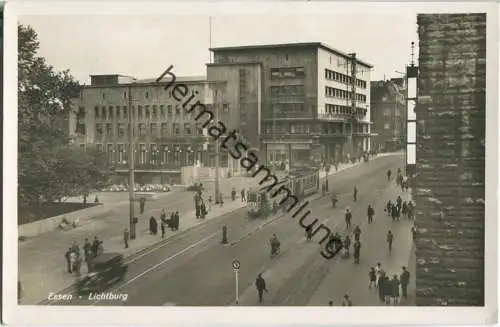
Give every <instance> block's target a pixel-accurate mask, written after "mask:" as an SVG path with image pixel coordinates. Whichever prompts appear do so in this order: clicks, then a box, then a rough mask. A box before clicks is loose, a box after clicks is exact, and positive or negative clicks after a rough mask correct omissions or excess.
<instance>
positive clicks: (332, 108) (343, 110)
mask: <svg viewBox="0 0 500 327" xmlns="http://www.w3.org/2000/svg"><path fill="white" fill-rule="evenodd" d="M356 109H357V111H358V113H362V114H363V115H365V114H366V112H367V109H366V108H359V107H358V108H356ZM325 111H326V112H327V113H329V114H343V115H350V114H351V113H352V107H350V106H341V105H337V104H329V103H327V104H325Z"/></svg>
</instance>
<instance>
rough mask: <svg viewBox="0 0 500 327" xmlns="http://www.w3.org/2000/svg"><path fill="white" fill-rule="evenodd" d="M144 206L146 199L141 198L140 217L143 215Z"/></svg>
mask: <svg viewBox="0 0 500 327" xmlns="http://www.w3.org/2000/svg"><path fill="white" fill-rule="evenodd" d="M145 206H146V199H145V198H144V197H142V198H141V199H140V200H139V208H140V209H141V215H142V214H143V213H144V209H145Z"/></svg>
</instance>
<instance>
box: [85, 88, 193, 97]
mask: <svg viewBox="0 0 500 327" xmlns="http://www.w3.org/2000/svg"><path fill="white" fill-rule="evenodd" d="M162 90H164V88H158V89H157V92H158V91H160V92H162ZM138 92H139V91H137V90H134V92H132V93H133V95H134V96H138ZM198 93H200V92H199V91H198ZM176 95H177V94H176ZM192 95H194V96H196V95H197V94H196V92H195V90H194V89H192V90H191V96H192ZM127 96H128V93H127V91H123V99H127ZM83 97H84V96H83V90H82V92H81V93H80V99H82V100H83ZM101 97H102V99H103V100H106V92H102V93H101ZM144 97H145V98H146V99H150V93H149V91H145V92H144ZM157 97H158V94H157ZM168 97H169V98H172V90H170V91H168ZM186 97H187V95H186Z"/></svg>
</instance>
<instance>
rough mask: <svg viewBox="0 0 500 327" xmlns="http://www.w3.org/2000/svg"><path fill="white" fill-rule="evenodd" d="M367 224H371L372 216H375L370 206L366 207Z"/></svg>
mask: <svg viewBox="0 0 500 327" xmlns="http://www.w3.org/2000/svg"><path fill="white" fill-rule="evenodd" d="M367 214H368V223H369V224H371V223H372V222H373V215H375V210H373V208H372V206H371V205H368V212H367Z"/></svg>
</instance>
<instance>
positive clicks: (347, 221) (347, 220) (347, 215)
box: [345, 208, 352, 228]
mask: <svg viewBox="0 0 500 327" xmlns="http://www.w3.org/2000/svg"><path fill="white" fill-rule="evenodd" d="M351 220H352V213H351V211H350V210H349V208H346V209H345V224H346V228H351Z"/></svg>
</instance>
